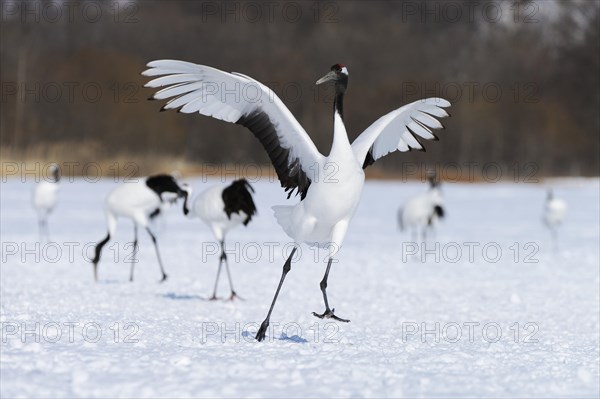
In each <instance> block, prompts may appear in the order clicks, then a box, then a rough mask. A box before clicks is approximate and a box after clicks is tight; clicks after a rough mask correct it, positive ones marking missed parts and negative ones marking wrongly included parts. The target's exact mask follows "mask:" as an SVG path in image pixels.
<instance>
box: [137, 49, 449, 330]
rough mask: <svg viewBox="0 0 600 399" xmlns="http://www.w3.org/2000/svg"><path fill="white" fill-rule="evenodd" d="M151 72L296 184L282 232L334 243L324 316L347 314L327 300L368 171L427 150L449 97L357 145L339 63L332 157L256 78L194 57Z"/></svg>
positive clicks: (281, 218) (280, 211)
mask: <svg viewBox="0 0 600 399" xmlns="http://www.w3.org/2000/svg"><path fill="white" fill-rule="evenodd" d="M148 67H149V69H147V70H146V71H144V72H143V75H145V76H152V77H156V76H160V77H158V78H154V79H152V80H151V81H149V82H148V83H147V84H146V87H152V88H158V87H163V86H167V87H166V88H164V89H162V90H160V91H158V92H157V93H156V94H155V95H154V98H155V99H170V100H169V102H168V103H167V104H166V105H165V106H164V107H163V108H164V109H179V111H180V112H184V113H194V112H199V113H200V114H202V115H206V116H212V117H214V118H217V119H221V120H224V121H227V122H232V123H237V124H240V125H243V126H245V127H247V128H248V129H249V130H250V131H251V132H252V133H253V134H254V135H255V136H256V137H257V138H258V139H259V140H260V141H261V143H262V145H263V147H264V148H265V150H266V151H267V153H268V154H269V157H270V158H271V161H272V163H273V166H274V167H275V170H276V172H277V175H278V177H279V180H280V181H281V185H282V187H284V189H285V190H286V192H288V193H289V194H291V193H292V192H293V191H294V190H297V193H299V194H300V195H301V201H300V202H299V203H298V204H296V205H294V206H277V207H274V211H275V216H276V218H277V221H278V223H279V224H280V225H281V227H282V228H283V230H284V231H285V232H286V233H287V234H288V235H289V236H290V237H291V238H292V239H293V240H294V242H295V243H296V245H300V244H301V243H306V244H308V245H317V246H320V247H326V248H328V249H329V262H328V264H327V268H326V271H325V276H324V277H323V281H322V282H321V291H322V293H323V299H324V302H325V312H324V313H323V314H316V313H313V314H314V315H315V316H317V317H320V318H324V317H327V318H334V319H336V320H339V321H348V320H344V319H340V318H338V317H337V316H335V315H334V313H333V310H332V309H330V307H329V303H328V300H327V294H326V290H325V288H326V286H327V278H328V275H329V271H330V268H331V261H332V259H333V256H334V255H335V254H336V253H337V251H338V250H339V249H340V247H341V245H342V243H343V241H344V237H345V235H346V231H347V229H348V225H349V222H350V220H351V219H352V216H353V215H354V212H355V210H356V207H357V205H358V201H359V199H360V195H361V191H362V187H363V184H364V179H365V175H364V172H363V169H364V168H365V167H367V166H369V165H370V164H372V163H373V162H374V161H375V160H377V159H378V158H380V157H382V156H384V155H385V154H387V153H389V152H392V151H395V150H399V151H407V150H410V149H418V150H423V146H422V145H421V143H420V142H419V139H418V137H419V138H421V139H436V137H435V135H433V133H432V130H433V129H438V128H441V127H443V126H442V125H441V123H439V121H437V119H436V117H445V116H448V114H447V113H446V112H445V111H444V110H443V108H444V107H448V106H449V105H450V103H449V102H448V101H446V100H444V99H440V98H429V99H426V100H423V101H415V102H413V103H411V104H408V105H405V106H403V107H401V108H399V109H397V110H395V111H392V112H390V113H388V114H386V115H384V116H383V117H381V118H380V119H378V120H377V121H376V122H375V123H373V124H372V125H371V126H370V127H369V128H367V129H366V130H365V131H364V132H363V133H362V134H361V135H360V136H359V137H358V138H357V139H356V140H355V141H354V143H352V144H350V141H349V140H348V135H347V132H346V128H345V125H344V122H343V96H344V93H345V91H346V87H347V83H348V69H347V68H346V67H344V66H343V65H340V64H336V65H334V66H332V67H331V71H330V72H329V73H328V74H327V75H325V76H324V77H323V78H321V79H319V80H318V81H317V84H321V83H324V82H327V81H333V82H334V83H335V94H336V96H335V101H334V129H333V144H332V147H331V151H330V153H329V155H328V156H324V155H322V154H321V153H319V151H318V150H317V148H316V147H315V145H314V144H313V142H312V140H311V139H310V137H309V135H308V134H307V133H306V131H305V130H304V129H303V128H302V126H301V125H300V124H299V123H298V121H297V120H296V119H295V118H294V117H293V115H292V114H291V112H290V111H289V110H288V109H287V108H286V107H285V105H284V104H283V103H282V101H281V100H280V99H279V98H278V97H277V95H276V94H275V93H274V92H273V91H272V90H271V89H269V88H268V87H266V86H265V85H263V84H261V83H259V82H257V81H256V80H254V79H252V78H250V77H248V76H245V75H242V74H239V73H227V72H223V71H220V70H217V69H215V68H211V67H207V66H204V65H196V64H192V63H189V62H182V61H174V60H161V61H152V62H150V63H149V64H148ZM295 250H296V248H294V250H293V251H292V253H291V254H290V256H289V258H288V260H287V261H286V263H285V264H284V268H283V273H282V277H281V280H280V283H279V286H278V289H277V291H276V294H275V297H274V299H273V302H272V304H271V308H270V310H269V312H268V314H267V317H266V319H265V320H264V321H263V323H262V325H261V328H260V329H259V331H258V333H257V336H256V338H257V339H258V340H259V341H260V340H262V339H264V337H265V333H266V329H267V327H268V325H269V318H270V315H271V312H272V310H273V306H274V304H275V301H276V300H277V296H278V294H279V290H280V289H281V285H282V284H283V280H284V279H285V276H286V275H287V273H288V272H289V270H290V268H291V259H292V257H293V255H294V253H295Z"/></svg>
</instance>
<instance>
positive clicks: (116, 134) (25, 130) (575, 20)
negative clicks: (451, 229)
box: [0, 1, 600, 176]
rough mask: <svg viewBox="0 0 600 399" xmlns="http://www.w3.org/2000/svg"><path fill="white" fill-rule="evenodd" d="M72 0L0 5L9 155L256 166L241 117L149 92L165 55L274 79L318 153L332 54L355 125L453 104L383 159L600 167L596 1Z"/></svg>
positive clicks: (558, 169) (393, 165)
mask: <svg viewBox="0 0 600 399" xmlns="http://www.w3.org/2000/svg"><path fill="white" fill-rule="evenodd" d="M67 3H69V4H70V6H69V7H70V8H68V7H67V6H66V3H62V2H38V1H33V2H31V1H29V2H13V1H2V26H1V45H2V46H1V65H0V73H1V80H2V100H1V101H2V102H1V107H2V108H1V118H0V128H1V133H2V136H1V144H2V156H3V159H4V160H12V161H15V160H30V159H41V160H53V161H58V162H64V161H80V162H92V161H98V160H103V161H106V160H114V159H120V160H133V161H136V160H140V159H143V160H145V163H143V167H142V169H141V170H140V173H151V172H155V171H156V170H155V169H163V170H164V168H165V165H164V164H161V160H168V161H167V165H170V162H173V160H179V161H181V162H185V163H187V164H201V163H203V162H211V163H221V164H226V163H247V162H259V163H265V164H266V163H267V161H268V158H267V156H266V155H265V154H264V152H263V150H262V148H261V146H260V144H259V143H258V142H257V141H256V140H255V139H254V137H253V136H252V135H251V134H249V133H247V132H246V131H245V130H244V129H243V128H242V127H239V126H235V125H230V124H226V123H223V122H219V121H214V120H212V119H211V118H206V117H201V116H197V115H182V114H178V113H175V112H165V113H159V112H158V111H159V109H160V107H161V106H162V105H163V104H162V103H159V102H150V101H147V98H148V97H149V96H150V95H151V94H152V91H151V90H149V89H145V88H143V87H142V86H143V84H144V83H145V82H146V81H147V79H145V78H143V77H142V76H140V72H141V71H143V70H144V69H145V64H146V63H147V62H148V61H150V60H154V59H161V58H173V59H182V60H188V61H192V62H196V63H202V64H206V65H211V66H215V67H217V68H220V69H224V70H228V71H239V72H242V73H245V74H247V75H250V76H252V77H254V78H256V79H258V80H260V81H262V82H264V83H266V84H268V85H270V86H271V87H272V88H273V89H274V90H275V91H276V92H277V93H278V94H279V95H280V97H281V98H282V99H283V100H284V102H285V103H286V104H287V105H288V107H289V108H290V110H291V111H292V113H293V114H294V115H295V116H296V117H297V119H298V120H299V121H300V123H301V124H302V125H303V126H304V127H305V129H306V130H307V131H308V132H309V134H310V135H311V136H312V138H313V139H314V141H315V142H316V144H317V146H318V147H319V149H320V150H321V151H322V152H324V153H325V154H326V153H327V152H328V151H329V146H330V143H331V138H332V117H331V96H330V93H329V92H328V91H327V90H324V89H319V90H317V89H316V87H315V86H314V82H315V80H316V79H318V78H319V77H320V76H322V75H323V74H324V73H326V72H327V71H328V69H329V67H330V66H331V65H332V64H334V63H343V64H345V65H347V66H348V69H349V71H350V86H349V91H348V93H347V96H346V102H345V107H346V123H347V128H348V131H349V134H350V135H351V136H352V137H355V136H356V135H358V134H359V133H360V132H361V131H362V130H363V129H364V128H366V127H367V126H368V125H369V124H370V123H371V122H372V121H374V120H375V119H376V118H378V117H379V116H381V115H382V114H384V113H386V112H388V111H390V110H392V109H394V108H397V107H399V106H401V105H403V104H405V103H406V102H408V101H414V100H416V99H419V98H422V97H425V96H427V97H429V96H433V95H440V96H444V97H446V98H448V99H450V100H453V103H454V104H453V107H452V108H451V110H450V112H451V113H452V118H449V119H446V120H444V121H443V122H444V124H445V125H446V127H447V129H446V130H445V131H443V132H441V133H440V134H439V136H440V141H439V142H437V143H428V146H427V152H426V153H414V152H413V153H409V154H398V153H396V154H393V155H390V156H388V157H386V158H385V159H383V160H381V161H379V162H377V163H376V164H375V165H374V166H373V167H372V168H374V169H373V170H375V171H376V170H379V171H383V172H386V173H391V174H393V173H394V172H395V171H398V170H399V169H400V168H401V167H402V165H403V163H405V162H415V163H422V162H426V163H430V164H431V163H440V164H447V163H456V164H459V165H461V164H465V163H469V162H474V163H477V164H480V165H482V164H484V163H487V162H495V163H497V164H499V165H502V167H504V168H506V170H511V169H512V168H514V167H520V166H523V165H526V164H529V163H534V164H535V165H536V167H537V168H538V170H537V171H536V173H539V174H540V176H542V175H545V176H548V175H598V172H599V168H600V164H599V154H600V146H599V143H600V117H599V109H600V81H599V77H600V61H599V54H600V52H599V50H600V47H599V46H600V20H599V15H600V14H599V4H600V3H599V2H597V1H570V2H562V1H534V2H520V3H517V2H513V1H507V2H504V1H499V2H487V1H486V2H481V3H478V2H466V3H469V4H470V5H469V6H467V5H465V4H466V3H465V2H462V1H460V2H452V1H450V2H433V1H429V2H419V1H408V2H400V1H385V2H373V1H369V2H359V1H340V2H313V1H300V2H288V3H274V2H264V3H263V2H260V1H259V2H253V3H245V2H222V1H137V2H134V1H119V2H93V1H91V2H90V1H80V2H78V1H71V2H67ZM48 4H51V5H50V6H49V5H48ZM249 4H250V5H251V6H248V5H249ZM490 4H492V6H490ZM53 7H54V8H53ZM56 10H58V11H59V12H60V13H61V14H60V15H59V14H57V13H56ZM498 10H500V11H498ZM498 12H501V15H499V14H498ZM457 13H460V14H457ZM499 90H500V91H499ZM167 171H168V170H167Z"/></svg>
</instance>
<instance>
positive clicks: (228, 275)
mask: <svg viewBox="0 0 600 399" xmlns="http://www.w3.org/2000/svg"><path fill="white" fill-rule="evenodd" d="M221 259H222V260H223V261H224V262H225V270H226V271H227V279H228V280H229V288H230V289H231V295H230V296H229V300H230V301H233V300H234V299H235V298H239V299H242V297H240V296H238V294H236V292H235V290H234V289H233V282H232V280H231V272H230V271H229V262H228V261H227V254H226V253H225V240H223V241H221Z"/></svg>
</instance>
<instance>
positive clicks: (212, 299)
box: [208, 294, 221, 301]
mask: <svg viewBox="0 0 600 399" xmlns="http://www.w3.org/2000/svg"><path fill="white" fill-rule="evenodd" d="M217 299H221V298H219V297H218V296H216V295H215V294H213V296H211V297H210V298H208V300H209V301H216V300H217Z"/></svg>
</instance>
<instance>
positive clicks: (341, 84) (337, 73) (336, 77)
mask: <svg viewBox="0 0 600 399" xmlns="http://www.w3.org/2000/svg"><path fill="white" fill-rule="evenodd" d="M329 81H333V82H335V90H336V91H337V92H342V93H343V92H344V91H346V87H347V86H348V68H346V67H345V66H344V65H342V64H335V65H333V66H332V67H331V70H330V71H329V73H327V75H325V76H323V77H322V78H321V79H319V80H317V83H316V84H318V85H320V84H322V83H325V82H329Z"/></svg>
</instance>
